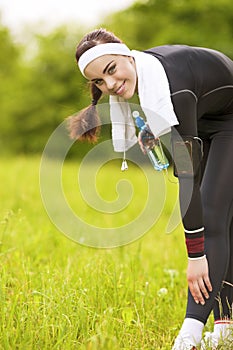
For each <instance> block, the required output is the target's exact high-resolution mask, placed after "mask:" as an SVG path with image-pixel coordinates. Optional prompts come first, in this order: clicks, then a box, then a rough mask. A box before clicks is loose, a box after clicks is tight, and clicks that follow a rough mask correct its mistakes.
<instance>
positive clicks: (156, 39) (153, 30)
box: [106, 0, 233, 57]
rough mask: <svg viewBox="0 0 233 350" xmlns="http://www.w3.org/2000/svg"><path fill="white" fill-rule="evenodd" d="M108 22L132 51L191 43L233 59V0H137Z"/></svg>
mask: <svg viewBox="0 0 233 350" xmlns="http://www.w3.org/2000/svg"><path fill="white" fill-rule="evenodd" d="M106 23H107V26H108V28H110V29H111V30H112V31H114V32H115V33H117V35H118V36H119V37H121V38H123V40H124V41H125V42H126V43H129V45H130V46H131V47H132V48H135V47H136V48H137V49H141V50H143V49H146V48H149V47H153V46H156V45H163V44H188V45H196V46H205V47H210V48H215V49H218V50H220V51H223V52H224V53H226V54H228V55H229V56H231V57H233V48H232V44H231V43H232V39H233V12H232V1H231V0H200V1H197V0H190V1H186V0H148V1H137V2H136V3H135V4H134V5H133V6H131V7H130V8H128V9H127V10H125V11H121V12H119V13H116V14H113V15H112V16H110V17H109V18H108V20H107V21H106Z"/></svg>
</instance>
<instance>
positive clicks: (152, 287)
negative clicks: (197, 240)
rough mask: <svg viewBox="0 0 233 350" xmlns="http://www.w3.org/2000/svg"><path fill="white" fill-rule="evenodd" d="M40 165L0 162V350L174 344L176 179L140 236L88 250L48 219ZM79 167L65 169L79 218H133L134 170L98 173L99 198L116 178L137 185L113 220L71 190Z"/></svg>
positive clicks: (182, 276) (181, 290) (179, 316)
mask: <svg viewBox="0 0 233 350" xmlns="http://www.w3.org/2000/svg"><path fill="white" fill-rule="evenodd" d="M39 166H40V158H39V157H38V158H32V157H31V158H24V157H18V158H10V159H1V170H0V183H1V189H0V191H1V192H0V193H1V207H0V259H1V260H0V271H1V280H0V302H1V305H0V306H1V308H0V349H4V350H8V349H22V350H32V349H33V350H34V349H35V350H36V349H41V350H46V349H62V350H63V349H64V350H66V349H67V350H72V349H80V350H84V349H85V350H120V349H133V350H137V349H140V350H142V349H148V350H149V349H151V350H152V349H163V350H168V349H171V344H172V343H173V341H174V338H175V336H176V335H177V332H178V330H179V327H180V325H181V323H182V320H183V316H184V312H185V304H186V272H185V269H186V252H185V245H184V239H183V232H182V228H181V226H178V227H177V229H176V230H174V232H172V233H170V234H166V233H165V228H166V224H167V222H168V219H169V216H170V215H171V210H172V208H173V205H174V200H175V198H176V195H177V184H172V183H170V182H168V195H167V198H168V199H166V202H165V206H164V209H163V211H162V213H161V215H160V217H159V220H157V222H156V223H155V224H154V225H153V227H152V228H151V229H150V230H149V231H148V232H147V233H146V234H144V235H143V236H142V237H141V238H140V239H137V240H135V242H132V243H130V244H127V245H125V246H121V247H117V248H114V249H95V248H90V247H87V246H84V245H80V244H77V243H76V242H74V241H72V240H71V239H69V238H67V237H66V236H65V235H64V234H62V233H61V232H59V230H58V229H57V228H56V227H55V226H54V225H53V223H52V222H51V220H50V219H49V217H48V215H47V213H46V211H45V208H44V206H43V203H42V200H41V196H40V186H39ZM76 166H77V164H75V163H74V162H71V161H70V162H68V163H67V164H65V165H64V179H63V180H64V190H65V191H66V192H67V198H68V199H69V201H70V203H71V204H70V205H71V206H72V207H73V208H74V210H76V211H78V213H79V215H81V216H82V219H83V220H86V221H87V222H91V223H94V225H97V226H98V225H99V221H101V222H102V225H103V226H105V225H108V226H111V225H117V223H119V222H120V224H124V223H125V222H126V221H127V219H128V220H134V219H135V218H134V217H133V216H134V215H135V210H141V209H140V208H141V207H142V203H141V201H142V199H143V198H144V197H143V196H145V195H144V192H145V191H144V188H143V186H142V185H141V183H142V182H141V181H142V178H141V177H142V175H141V173H140V172H137V169H136V168H134V167H133V166H132V167H131V168H130V169H129V170H128V172H127V174H126V173H124V175H122V173H121V172H120V171H119V169H118V168H117V167H116V166H115V164H113V165H111V164H110V165H109V166H108V167H107V171H105V170H104V169H102V170H101V171H100V174H99V175H98V179H97V180H98V181H97V182H98V183H97V185H98V186H99V193H100V194H101V196H103V197H105V199H106V200H111V198H112V196H114V195H115V194H114V193H115V191H114V190H113V189H112V186H113V179H114V181H115V180H117V177H119V176H127V177H128V180H130V181H132V182H133V184H134V186H135V190H134V196H135V200H134V204H130V205H128V206H127V208H126V209H125V210H123V211H121V212H120V213H118V214H116V215H117V217H116V218H115V216H114V215H111V217H112V219H111V220H110V219H109V215H105V216H103V215H104V214H101V215H100V214H98V213H97V212H95V210H94V209H90V208H89V206H88V205H86V204H85V203H83V199H81V198H80V195H79V194H77V193H75V191H74V178H75V177H76V176H77V174H76V171H77V169H76ZM90 171H91V169H88V173H89V172H90ZM88 173H87V178H88ZM116 174H118V175H116ZM87 181H88V180H87ZM166 181H167V180H166ZM155 185H156V180H155ZM114 186H115V185H114ZM114 188H115V187H114ZM76 192H77V189H76ZM155 201H156V198H155ZM54 205H55V206H56V198H54ZM136 208H137V209H136ZM134 209H135V210H134ZM131 215H132V218H131V217H130V216H131ZM121 218H123V219H122V220H123V222H122V223H121V221H120V220H121ZM212 322H213V321H212V318H210V320H209V322H208V324H207V326H206V330H208V328H209V327H210V326H211V325H212Z"/></svg>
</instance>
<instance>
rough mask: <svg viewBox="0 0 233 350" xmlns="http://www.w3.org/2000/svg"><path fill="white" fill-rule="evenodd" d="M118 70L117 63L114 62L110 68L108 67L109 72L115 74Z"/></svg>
mask: <svg viewBox="0 0 233 350" xmlns="http://www.w3.org/2000/svg"><path fill="white" fill-rule="evenodd" d="M115 71H116V64H113V65H112V66H111V67H110V68H109V69H108V74H114V73H115Z"/></svg>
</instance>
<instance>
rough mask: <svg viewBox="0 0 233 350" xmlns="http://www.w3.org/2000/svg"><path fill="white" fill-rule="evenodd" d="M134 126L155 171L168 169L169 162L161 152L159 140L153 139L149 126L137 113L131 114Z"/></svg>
mask: <svg viewBox="0 0 233 350" xmlns="http://www.w3.org/2000/svg"><path fill="white" fill-rule="evenodd" d="M132 115H133V117H134V119H135V124H136V126H137V127H138V129H139V130H140V133H141V140H142V143H143V146H144V148H145V151H146V153H147V155H148V157H149V159H150V161H151V163H152V165H153V167H154V169H155V170H158V171H161V170H164V169H167V168H168V167H169V162H168V160H167V158H166V156H165V154H164V152H163V148H162V145H161V142H160V140H159V138H157V139H156V138H155V137H154V135H153V133H152V131H151V130H150V128H149V126H148V125H147V124H145V122H144V120H143V118H142V117H140V115H139V113H138V111H134V112H133V113H132Z"/></svg>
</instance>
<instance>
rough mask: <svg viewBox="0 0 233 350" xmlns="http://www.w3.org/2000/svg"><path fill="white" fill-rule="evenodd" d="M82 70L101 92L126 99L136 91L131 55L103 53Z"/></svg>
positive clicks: (135, 73)
mask: <svg viewBox="0 0 233 350" xmlns="http://www.w3.org/2000/svg"><path fill="white" fill-rule="evenodd" d="M84 72H85V76H86V77H87V79H89V80H90V81H91V82H93V83H94V84H95V85H96V86H97V87H98V89H99V90H101V91H102V93H103V94H106V95H115V96H120V97H123V98H124V99H125V100H128V99H130V98H131V97H132V96H133V95H134V93H135V92H136V87H137V72H136V67H135V62H134V59H133V57H128V56H121V55H103V56H100V57H98V58H96V59H95V60H93V61H92V62H90V63H89V64H88V65H87V67H86V68H85V71H84Z"/></svg>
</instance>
